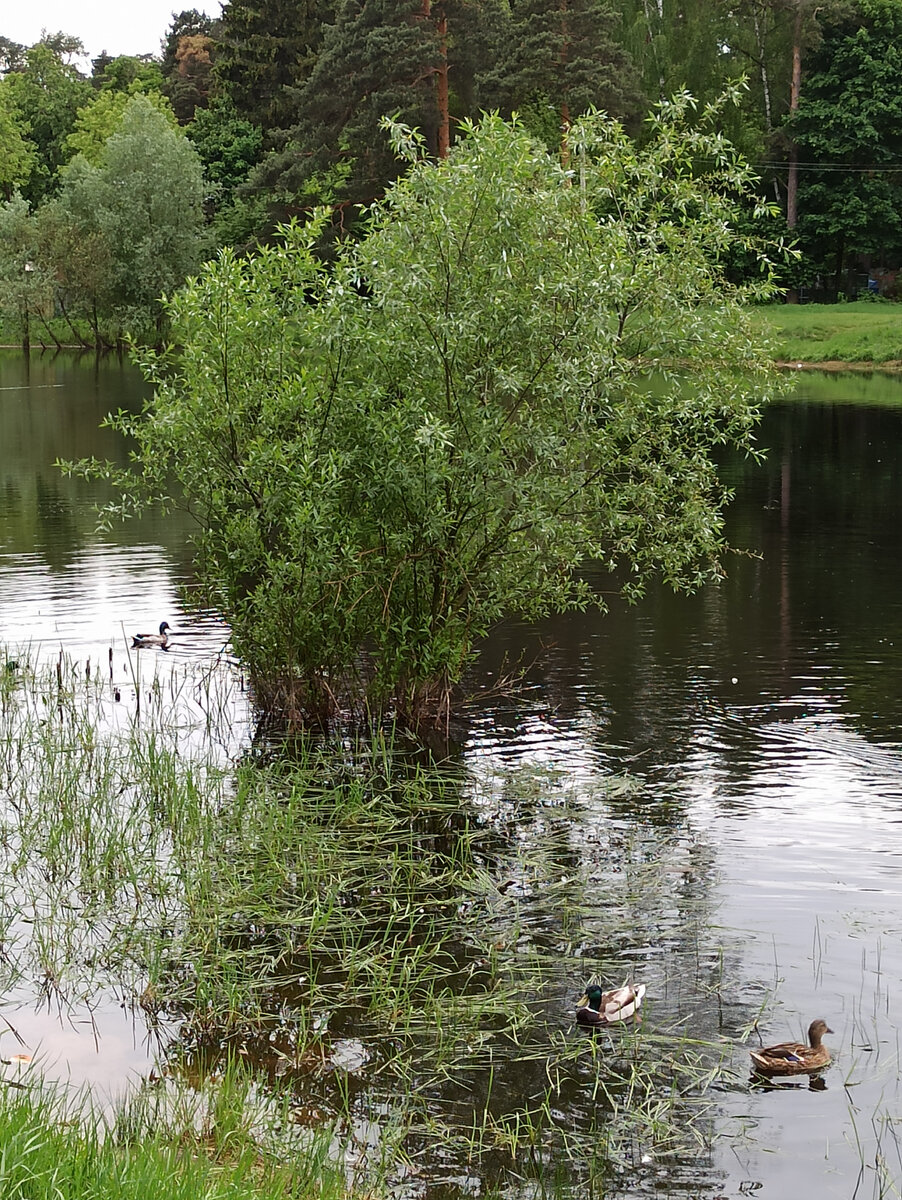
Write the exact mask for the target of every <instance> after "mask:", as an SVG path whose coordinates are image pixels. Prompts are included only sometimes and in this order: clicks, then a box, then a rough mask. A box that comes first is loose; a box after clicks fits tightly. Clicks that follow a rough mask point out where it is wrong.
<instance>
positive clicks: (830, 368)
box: [774, 358, 902, 375]
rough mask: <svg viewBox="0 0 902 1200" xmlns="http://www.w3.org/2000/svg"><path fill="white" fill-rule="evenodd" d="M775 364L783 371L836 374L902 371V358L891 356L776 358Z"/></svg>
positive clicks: (894, 372)
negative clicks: (865, 358) (857, 359)
mask: <svg viewBox="0 0 902 1200" xmlns="http://www.w3.org/2000/svg"><path fill="white" fill-rule="evenodd" d="M774 366H775V367H779V368H780V370H781V371H827V372H831V373H834V374H836V373H838V372H840V371H861V372H866V371H884V372H885V373H886V374H888V375H894V374H898V373H899V372H900V371H902V359H898V358H891V359H887V361H886V362H871V361H868V362H843V360H842V359H838V358H830V359H826V360H824V361H821V362H800V361H799V360H798V359H794V360H792V361H786V360H785V359H775V360H774Z"/></svg>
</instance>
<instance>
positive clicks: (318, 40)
mask: <svg viewBox="0 0 902 1200" xmlns="http://www.w3.org/2000/svg"><path fill="white" fill-rule="evenodd" d="M84 61H85V60H84V55H83V48H82V46H81V45H80V43H79V42H78V40H77V39H76V38H74V37H71V36H68V35H66V34H63V33H56V34H53V35H46V36H45V37H44V38H43V39H42V40H41V41H40V42H38V43H37V44H36V45H33V46H30V47H25V46H21V45H18V44H15V43H13V42H11V41H9V40H8V39H5V38H3V37H0V74H2V79H0V306H2V308H3V316H4V324H5V329H6V331H7V333H8V335H9V336H12V335H13V334H15V336H22V337H24V338H25V339H26V340H27V339H28V337H29V335H31V336H39V337H40V338H41V340H42V341H49V340H51V339H53V340H59V339H62V340H64V341H69V342H71V341H73V340H77V341H81V342H85V343H90V344H97V345H104V344H114V343H115V342H117V341H118V340H119V339H120V338H121V336H122V335H123V334H124V333H126V332H129V333H131V334H133V335H135V336H138V337H139V338H142V339H144V340H151V341H154V340H159V337H160V334H161V332H162V321H163V317H162V307H161V305H160V303H159V298H160V297H161V296H163V295H166V294H169V295H171V294H172V292H173V291H174V290H175V289H177V288H178V287H179V285H180V284H181V283H182V282H183V281H184V279H185V278H186V277H187V276H188V275H190V274H191V273H193V272H194V271H195V270H196V269H197V268H198V266H199V265H200V263H201V262H202V261H204V260H205V259H208V258H210V257H211V256H212V255H213V254H215V252H216V251H217V249H218V248H219V247H221V246H223V245H232V246H235V247H237V248H238V249H239V250H243V249H247V248H251V247H253V246H254V245H258V244H260V243H265V242H266V241H268V240H271V239H272V238H273V236H274V235H275V231H276V229H277V226H278V225H279V223H280V222H284V221H286V220H288V219H290V218H293V217H294V218H299V219H303V218H304V217H305V216H306V215H307V214H308V213H309V212H310V210H311V209H312V208H313V207H314V206H317V205H325V206H327V207H329V209H330V211H331V212H332V214H333V215H332V226H331V230H330V231H329V233H328V235H327V236H326V237H325V238H324V243H323V246H324V250H325V252H328V245H329V243H330V239H331V240H333V241H334V239H335V238H336V237H341V236H345V235H348V234H351V233H353V230H354V228H355V223H359V213H360V209H359V206H360V205H361V204H366V203H368V202H371V201H373V200H374V199H377V198H378V197H379V196H381V195H382V193H383V192H384V189H385V187H386V185H387V184H388V183H389V182H390V181H391V180H392V178H394V177H395V176H396V175H397V173H398V172H399V171H401V170H403V169H404V166H403V164H402V163H401V162H400V161H399V160H398V159H397V158H396V157H395V155H394V154H393V152H392V149H391V147H390V144H389V140H388V138H387V136H386V135H385V133H384V132H382V130H381V129H380V127H379V122H380V119H381V118H382V117H383V116H385V115H387V114H390V115H394V116H397V117H398V119H400V120H401V121H403V122H405V123H407V124H409V125H412V126H416V127H418V128H419V129H420V130H422V131H423V134H424V136H425V138H426V143H427V145H428V147H429V149H430V151H431V152H432V154H433V155H434V156H436V157H438V158H441V157H443V156H444V155H445V154H446V153H447V150H448V147H449V145H450V144H452V143H453V142H454V139H455V135H456V130H457V129H458V127H459V123H460V121H461V120H462V119H463V118H468V117H474V116H476V115H477V114H478V113H479V112H480V111H484V110H498V111H499V112H500V113H501V114H502V115H504V116H508V115H510V114H512V113H514V112H517V113H519V115H520V117H521V119H522V121H523V122H524V123H525V124H526V126H527V128H528V129H529V130H530V131H531V132H533V133H534V134H536V135H538V136H539V137H541V138H542V139H543V140H544V141H545V142H546V144H547V145H548V146H549V147H551V148H554V149H555V150H556V151H559V153H560V155H561V157H562V159H563V160H564V162H566V161H567V157H568V145H567V130H568V128H569V125H570V122H571V121H572V120H574V119H575V118H576V117H577V116H578V115H580V114H581V113H584V112H586V111H587V110H589V109H591V108H593V107H594V108H598V109H601V110H604V111H606V112H607V113H609V114H610V115H612V116H614V117H616V118H617V119H619V120H620V121H621V122H622V123H623V126H624V128H625V130H626V131H627V132H628V133H629V134H630V136H632V137H634V138H635V139H636V140H638V141H640V142H641V141H642V140H643V138H644V137H645V136H646V125H645V120H644V119H645V116H646V114H647V112H648V110H649V108H650V107H651V106H652V105H653V104H654V103H656V102H658V101H660V100H661V99H662V98H666V97H669V96H671V95H673V94H674V93H676V92H679V91H681V90H683V89H686V90H688V91H689V92H690V93H691V95H692V96H693V97H694V98H695V100H696V101H697V104H698V109H697V111H698V113H699V115H701V114H702V113H703V112H704V110H705V106H706V105H708V104H710V103H711V102H712V101H713V100H714V99H715V98H716V97H717V96H718V95H719V94H720V93H721V91H722V90H723V89H724V87H725V85H726V84H727V83H729V82H730V81H732V80H736V79H738V78H745V79H746V80H747V88H746V90H745V92H744V93H743V99H742V102H741V104H740V105H739V106H738V107H735V108H734V109H732V110H725V116H724V118H723V129H722V132H723V133H724V135H726V136H727V137H729V138H730V139H731V140H732V141H733V142H734V143H735V144H737V145H738V147H739V148H740V150H741V151H742V152H743V153H744V154H745V155H746V156H747V157H748V158H749V159H750V160H751V161H752V162H753V163H754V164H756V166H757V169H758V171H759V173H760V189H761V193H762V195H763V197H764V198H765V199H767V200H770V201H774V200H776V201H777V202H778V204H779V208H780V210H781V212H782V213H783V214H784V218H783V221H785V224H782V223H781V222H780V221H777V220H774V224H775V226H776V227H775V228H774V229H773V231H772V232H773V234H774V235H775V236H780V235H781V234H782V233H785V232H786V226H787V225H788V227H789V230H790V232H791V234H792V236H794V237H795V238H796V239H797V244H798V247H799V249H800V251H801V256H800V258H799V259H798V260H797V261H795V262H793V263H792V264H791V265H790V266H788V267H787V268H786V271H787V274H786V275H785V277H784V279H783V283H784V285H785V287H786V288H787V291H788V296H789V298H790V299H794V298H797V297H798V295H799V294H800V293H801V295H802V297H803V298H805V296H806V295H807V296H809V297H811V298H815V299H836V298H837V296H846V297H848V296H853V295H855V294H856V293H859V292H865V293H867V292H868V290H870V291H871V292H875V291H879V292H881V293H882V294H884V295H889V296H894V295H895V271H896V268H897V267H898V266H899V265H900V261H902V88H900V80H902V0H829V2H828V3H820V4H817V5H815V4H814V3H813V2H811V0H739V2H738V3H729V4H728V3H726V0H714V2H712V0H705V2H703V0H619V2H618V0H443V2H440V0H306V2H304V3H298V2H296V0H251V2H244V0H230V2H228V3H225V4H224V5H223V12H222V16H221V18H220V19H216V20H214V19H211V18H209V17H207V16H205V15H203V14H201V13H199V12H197V11H196V10H193V9H190V10H186V11H183V12H180V13H178V14H174V17H173V21H172V24H171V26H170V27H169V29H168V30H167V31H166V32H165V36H164V37H163V40H162V46H161V54H160V56H159V57H157V58H154V57H151V56H144V57H140V58H133V57H125V56H123V57H118V58H111V57H110V56H109V55H107V54H101V55H100V56H98V57H97V58H95V59H94V60H93V61H92V63H91V74H90V76H88V75H87V74H86V73H85V72H84V71H82V70H81V69H79V66H78V65H77V64H78V63H79V62H84ZM751 219H752V216H751V210H749V220H750V221H751ZM732 269H733V271H734V273H735V274H736V275H737V277H741V276H742V274H743V271H744V270H745V269H747V268H746V267H745V264H743V262H742V261H740V260H737V261H736V262H735V263H734V264H733V268H732Z"/></svg>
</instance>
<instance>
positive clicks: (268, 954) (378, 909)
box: [0, 667, 734, 1195]
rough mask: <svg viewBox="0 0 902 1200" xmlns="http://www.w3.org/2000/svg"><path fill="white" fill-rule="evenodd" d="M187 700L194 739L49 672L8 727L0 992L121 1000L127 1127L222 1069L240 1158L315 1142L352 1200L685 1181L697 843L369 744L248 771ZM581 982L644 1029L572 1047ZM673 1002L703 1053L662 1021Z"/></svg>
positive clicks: (308, 751) (13, 700) (703, 876)
mask: <svg viewBox="0 0 902 1200" xmlns="http://www.w3.org/2000/svg"><path fill="white" fill-rule="evenodd" d="M204 686H205V688H206V693H204V692H201V695H202V696H203V695H204V694H206V695H207V696H209V695H210V694H211V691H212V692H213V693H214V696H213V699H214V701H215V702H214V703H211V704H207V701H206V700H204V702H203V705H201V706H200V708H201V711H199V712H198V711H195V712H194V715H193V717H191V718H190V719H189V717H188V715H187V714H188V712H189V706H188V705H187V704H183V701H184V700H185V699H186V693H187V692H188V691H189V687H188V684H186V683H182V684H179V683H177V682H173V683H170V684H169V685H168V686H167V685H165V684H161V685H160V686H159V687H155V686H153V685H151V686H150V687H149V688H148V689H147V690H145V691H143V692H142V696H143V702H142V705H141V710H140V712H139V711H138V710H137V705H134V706H132V708H131V709H130V710H129V711H128V712H127V713H124V711H123V708H122V706H121V705H118V704H117V703H116V702H115V701H114V700H112V698H111V696H110V688H109V684H108V683H107V681H104V680H102V679H101V680H98V679H97V678H92V679H90V680H86V679H85V678H84V677H83V676H76V675H75V674H74V673H73V672H71V671H69V670H68V668H66V667H63V669H62V670H61V671H57V670H56V669H51V670H49V671H48V672H45V673H43V674H42V673H41V672H40V671H38V672H36V673H35V674H33V675H31V676H25V675H23V676H22V677H21V679H20V681H19V682H18V683H17V684H16V686H15V687H14V688H12V689H11V690H9V691H8V692H7V694H6V697H5V700H4V701H3V702H2V703H0V788H2V790H3V793H4V795H5V796H6V798H7V799H6V803H5V805H4V806H2V807H0V922H2V923H0V928H2V931H3V933H4V935H5V938H6V940H5V943H4V948H5V950H6V956H5V959H4V960H3V961H2V963H0V971H2V972H3V973H4V979H5V980H8V981H15V983H16V985H17V986H18V987H19V989H20V994H22V993H23V992H26V991H27V990H28V989H30V991H31V993H32V994H33V995H34V996H35V997H36V998H37V997H40V996H42V995H48V994H52V996H53V998H54V1001H55V1003H56V1004H57V1005H58V1006H59V1007H60V1009H61V1011H65V1010H66V1008H67V1006H68V1007H69V1008H70V1010H71V1009H77V1008H78V1006H87V1007H88V1008H90V1007H92V1006H93V1005H95V1004H96V1002H97V1000H98V998H101V997H103V996H109V994H110V993H112V994H114V995H115V996H116V997H117V998H120V997H121V998H123V999H124V1000H125V1002H126V1003H129V1004H130V1005H131V1007H132V1010H133V1012H134V1014H135V1016H136V1018H137V1019H139V1020H140V1021H141V1022H146V1023H147V1025H148V1026H149V1027H150V1028H151V1029H153V1030H155V1031H156V1035H157V1037H158V1038H159V1039H160V1040H161V1044H162V1047H163V1048H162V1052H161V1056H160V1060H159V1065H158V1069H157V1072H156V1076H157V1077H156V1079H155V1080H152V1081H148V1082H147V1083H146V1084H145V1085H144V1086H143V1087H142V1088H141V1090H140V1092H139V1094H138V1096H136V1097H134V1103H133V1105H131V1106H130V1108H129V1113H130V1115H129V1117H128V1121H129V1122H131V1126H132V1127H133V1128H134V1130H136V1131H137V1130H140V1129H141V1128H145V1127H146V1126H147V1124H148V1122H149V1124H150V1126H152V1125H153V1123H154V1121H155V1120H156V1119H157V1117H156V1116H155V1115H154V1114H159V1117H160V1120H163V1118H164V1117H165V1116H166V1114H167V1113H168V1112H170V1110H172V1111H183V1110H184V1111H187V1109H188V1108H190V1107H191V1105H192V1104H193V1103H195V1102H196V1101H197V1098H198V1097H202V1096H203V1095H205V1094H206V1091H207V1089H209V1088H211V1087H215V1086H216V1084H217V1081H218V1080H219V1078H220V1077H221V1076H222V1075H223V1074H225V1075H229V1073H230V1072H232V1071H233V1070H234V1068H235V1065H236V1064H239V1063H240V1064H244V1068H243V1070H244V1071H245V1074H244V1075H243V1076H242V1078H244V1079H245V1081H246V1085H247V1086H246V1091H245V1093H243V1095H244V1099H243V1100H240V1101H236V1104H237V1107H238V1109H239V1110H241V1111H242V1112H245V1110H246V1112H245V1115H247V1116H249V1117H250V1118H251V1119H252V1125H253V1139H254V1140H255V1142H256V1143H257V1144H258V1145H259V1146H264V1147H266V1146H270V1147H271V1148H272V1152H273V1153H274V1154H282V1153H284V1154H290V1153H292V1152H293V1151H292V1150H291V1148H292V1147H293V1146H294V1145H295V1143H296V1142H297V1140H298V1139H300V1141H301V1142H302V1143H303V1145H304V1147H306V1148H309V1146H310V1145H311V1144H312V1142H313V1141H317V1143H318V1145H319V1147H320V1150H319V1152H321V1153H324V1154H325V1155H326V1159H328V1161H329V1162H330V1163H332V1164H333V1165H334V1164H336V1163H337V1162H343V1163H344V1164H345V1165H347V1164H351V1163H353V1164H356V1165H355V1170H357V1172H358V1173H357V1175H356V1176H355V1178H357V1179H358V1180H359V1181H360V1182H361V1185H363V1184H364V1183H365V1184H366V1186H371V1185H373V1181H374V1180H375V1181H379V1180H382V1181H384V1180H387V1179H389V1178H391V1179H393V1180H395V1181H396V1182H397V1180H398V1179H400V1178H402V1177H403V1175H404V1172H405V1170H408V1169H412V1168H408V1167H407V1166H405V1164H406V1163H407V1162H408V1160H410V1159H413V1160H415V1161H416V1162H419V1163H420V1165H421V1168H422V1169H423V1170H424V1171H425V1170H426V1169H427V1168H426V1166H425V1163H426V1162H428V1164H429V1166H428V1171H429V1173H430V1174H434V1173H438V1174H439V1175H440V1174H441V1171H442V1170H447V1171H452V1172H454V1171H457V1172H463V1173H471V1174H473V1175H475V1176H478V1178H479V1180H480V1181H481V1182H480V1186H484V1187H490V1186H492V1185H493V1183H494V1182H500V1181H502V1180H505V1179H507V1180H508V1181H510V1180H514V1179H516V1178H519V1177H521V1176H528V1177H529V1178H530V1180H532V1181H533V1182H532V1183H531V1184H530V1185H529V1186H530V1187H534V1186H539V1185H541V1186H542V1187H543V1188H544V1187H551V1186H552V1182H553V1181H554V1180H555V1179H556V1178H557V1177H558V1176H559V1175H560V1172H561V1170H562V1169H564V1168H565V1175H566V1178H567V1180H569V1183H568V1184H567V1188H573V1187H577V1186H584V1185H585V1184H586V1182H587V1181H589V1180H590V1178H591V1179H594V1180H595V1181H596V1182H595V1183H593V1184H592V1186H593V1188H595V1191H596V1194H599V1195H600V1194H602V1190H601V1188H602V1184H601V1182H599V1181H601V1180H602V1179H603V1178H604V1179H605V1180H607V1182H605V1183H604V1188H605V1189H609V1190H611V1194H613V1191H614V1190H616V1189H615V1188H614V1184H615V1183H616V1179H617V1178H620V1177H621V1175H623V1177H624V1178H625V1177H626V1174H629V1172H637V1171H638V1172H640V1173H641V1170H643V1169H644V1165H643V1164H645V1160H646V1159H650V1160H651V1161H659V1159H660V1158H661V1157H663V1156H668V1155H669V1156H671V1157H676V1158H680V1161H684V1162H694V1161H697V1160H698V1159H699V1158H700V1157H703V1155H704V1154H705V1153H706V1148H707V1146H708V1145H709V1144H710V1129H709V1126H708V1115H707V1111H708V1110H707V1100H706V1091H707V1088H708V1086H709V1084H710V1080H711V1078H712V1077H714V1076H715V1075H717V1073H718V1072H720V1071H722V1070H723V1069H724V1067H723V1062H722V1059H723V1050H722V1048H719V1047H718V1046H717V1045H716V1038H717V1035H718V1033H719V1032H720V1031H721V1029H722V1026H723V1021H724V1009H723V1003H722V986H721V985H722V983H723V976H724V972H729V971H731V970H733V969H734V967H733V964H732V962H731V960H730V958H729V956H725V955H724V954H723V952H722V951H721V949H720V947H719V946H716V945H707V944H706V943H705V937H706V936H707V935H706V934H705V932H704V930H705V928H706V926H707V924H708V923H710V918H711V912H710V906H709V893H710V887H711V882H712V879H713V872H712V866H711V863H710V859H709V856H708V855H707V852H706V848H705V846H704V845H703V843H702V842H701V841H700V840H698V839H694V838H693V837H692V836H690V835H687V834H685V833H682V834H681V833H677V832H674V831H672V830H671V828H670V827H669V826H668V825H666V823H665V825H664V827H663V828H658V827H657V826H656V825H655V823H654V822H653V821H647V820H645V819H644V818H643V817H642V816H641V805H642V800H643V793H642V785H641V782H640V781H638V780H627V779H625V778H621V779H617V780H611V781H610V782H609V785H608V782H607V781H606V782H605V783H603V784H599V785H593V786H590V785H589V784H588V782H587V781H585V780H574V779H570V778H568V777H567V775H566V773H563V772H562V773H559V774H557V775H554V774H552V773H548V772H541V771H540V772H530V771H521V772H512V773H509V774H508V776H507V777H506V778H504V779H503V780H500V781H499V780H481V781H479V782H474V781H472V780H468V778H467V777H466V776H465V775H464V774H463V773H462V772H461V771H460V770H459V769H458V768H456V767H454V766H453V765H446V766H445V767H443V768H442V769H441V770H437V769H435V768H434V767H427V766H424V765H422V764H421V763H416V762H412V761H411V760H410V759H409V758H408V757H406V756H405V755H404V754H402V753H399V752H398V751H397V750H396V748H395V747H393V746H392V745H391V743H390V742H389V741H387V740H385V739H381V738H380V737H379V736H378V735H376V734H373V735H372V736H371V737H369V738H368V739H366V740H361V741H360V742H356V741H353V740H351V739H344V740H341V741H334V742H324V741H314V740H304V739H297V740H295V741H293V742H292V743H291V745H290V746H288V745H285V746H277V745H269V746H262V745H258V746H255V747H250V748H248V750H247V751H246V752H244V753H241V752H240V745H241V739H240V737H237V738H236V737H232V738H231V740H230V737H229V731H228V730H225V729H223V728H222V725H221V721H220V719H219V716H218V714H221V713H223V712H226V711H228V702H227V701H226V702H225V703H221V702H220V700H219V699H217V698H216V697H217V695H218V693H216V687H217V686H218V685H216V684H214V683H212V682H211V677H209V676H208V677H207V678H206V681H205V685H204ZM222 686H223V687H228V686H229V684H228V680H227V679H226V680H225V681H224V683H223V685H222ZM196 695H197V692H196V691H193V690H192V695H191V697H190V698H191V701H192V703H195V698H196ZM204 705H205V706H206V707H204ZM211 714H212V715H211ZM227 747H229V748H230V753H228V754H227V753H225V752H224V751H225V749H226V748H227ZM26 764H27V765H26ZM631 806H635V808H636V813H637V814H639V815H632V816H630V819H629V820H627V814H628V813H629V810H630V807H631ZM596 972H600V973H602V974H603V975H604V976H605V978H606V979H608V978H609V979H610V980H611V982H612V983H620V982H621V981H622V978H623V975H624V974H635V973H637V972H639V973H641V979H640V981H642V982H646V983H648V984H649V1003H648V1006H647V1007H648V1021H647V1024H643V1025H640V1026H637V1027H635V1028H634V1029H631V1030H624V1031H622V1032H621V1034H620V1035H619V1036H616V1037H614V1036H611V1035H610V1034H607V1033H605V1034H604V1035H602V1036H599V1037H597V1038H588V1039H587V1038H584V1037H582V1036H580V1035H578V1034H577V1033H576V1031H575V1030H574V1028H573V1002H574V1000H575V997H576V995H577V994H578V990H580V989H581V987H582V985H583V983H584V981H585V979H586V978H587V977H588V976H589V975H591V974H594V973H596ZM674 980H675V981H676V982H672V981H674ZM673 987H679V988H682V989H685V990H686V992H687V993H689V994H691V997H692V1002H693V1004H694V1005H695V1006H696V1008H697V1028H696V1029H694V1030H693V1036H692V1038H689V1037H687V1036H686V1035H685V1033H684V1031H682V1030H681V1029H680V1028H679V1027H678V1026H675V1027H674V1028H673V1029H669V1028H668V1023H667V1020H666V1019H665V1018H664V1016H663V1014H662V1013H661V1012H660V1010H659V1009H658V1008H657V1006H658V1003H659V1001H660V998H661V997H662V996H664V994H665V992H666V991H667V989H668V988H673ZM656 1009H657V1011H656ZM643 1011H644V1010H643ZM239 1091H240V1089H239ZM234 1094H235V1095H237V1094H238V1092H235V1093H234ZM280 1106H282V1107H280ZM255 1114H256V1115H255ZM279 1114H281V1115H279ZM122 1119H123V1120H125V1118H124V1117H123V1118H122ZM186 1119H187V1118H186ZM192 1121H194V1118H192ZM198 1121H199V1118H198ZM198 1121H194V1123H195V1124H197V1123H198ZM225 1121H226V1117H225V1115H223V1116H222V1118H221V1119H220V1125H221V1126H223V1127H224V1122H225ZM124 1127H125V1126H123V1125H121V1124H120V1126H119V1128H120V1129H122V1128H124ZM135 1136H136V1137H140V1136H143V1135H141V1134H139V1133H138V1132H136V1133H135ZM590 1143H591V1145H592V1147H593V1151H592V1154H591V1155H588V1156H587V1152H586V1146H587V1145H588V1144H590ZM324 1145H326V1146H327V1151H325V1150H323V1146H324ZM590 1160H591V1161H590ZM525 1163H526V1164H528V1166H524V1164H525ZM593 1164H594V1165H593ZM605 1172H608V1175H605ZM556 1173H557V1174H556ZM624 1173H626V1174H624ZM554 1186H555V1187H558V1184H555V1185H554ZM559 1186H560V1187H561V1188H564V1184H563V1183H560V1181H559ZM564 1190H565V1191H566V1188H564ZM562 1194H563V1193H562ZM604 1194H607V1191H605V1192H604Z"/></svg>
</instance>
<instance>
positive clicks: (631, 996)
mask: <svg viewBox="0 0 902 1200" xmlns="http://www.w3.org/2000/svg"><path fill="white" fill-rule="evenodd" d="M644 995H645V984H644V983H639V984H632V983H625V984H624V985H623V987H619V988H613V989H612V990H611V991H609V992H605V991H603V990H602V988H601V986H600V985H599V984H597V983H594V982H593V983H590V984H589V985H588V986H587V988H586V994H585V995H584V996H583V997H582V999H581V1000H579V1001H578V1002H577V1005H576V1023H577V1025H595V1026H598V1025H614V1024H616V1023H617V1022H618V1021H628V1020H629V1019H630V1018H631V1017H633V1016H634V1015H635V1013H636V1009H637V1008H638V1007H639V1005H640V1004H641V1003H642V997H643V996H644Z"/></svg>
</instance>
